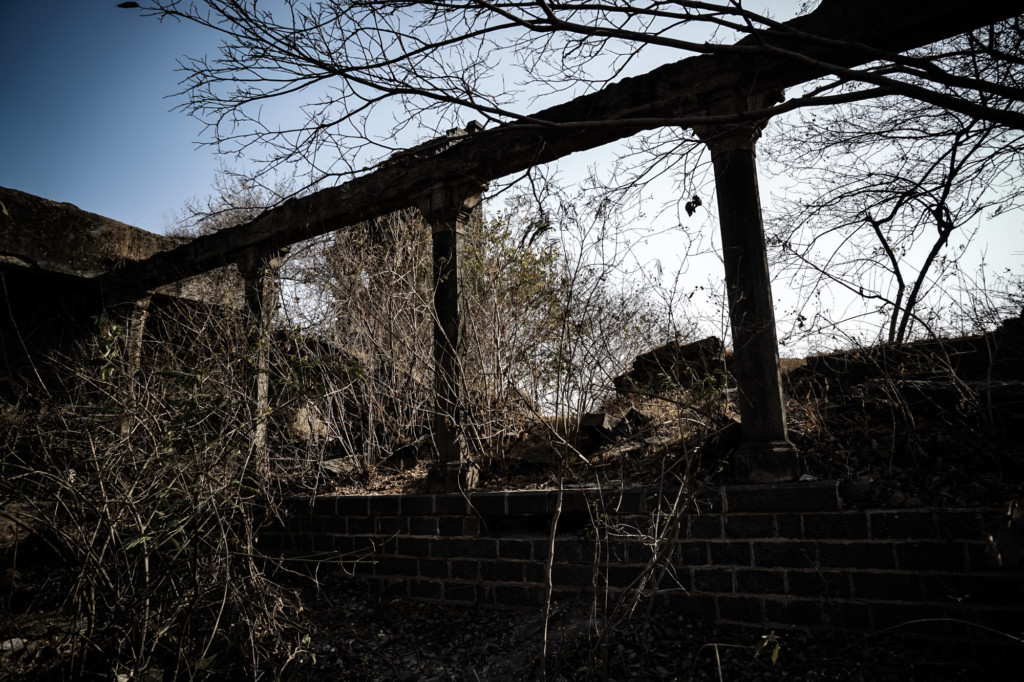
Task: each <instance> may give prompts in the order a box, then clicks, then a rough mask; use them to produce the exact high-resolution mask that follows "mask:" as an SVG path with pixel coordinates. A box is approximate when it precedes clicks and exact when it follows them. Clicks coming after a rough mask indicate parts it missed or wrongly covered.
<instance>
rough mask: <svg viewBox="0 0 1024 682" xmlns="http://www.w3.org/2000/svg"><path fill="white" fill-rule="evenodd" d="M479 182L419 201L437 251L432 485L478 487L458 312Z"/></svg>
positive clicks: (436, 192)
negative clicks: (467, 452)
mask: <svg viewBox="0 0 1024 682" xmlns="http://www.w3.org/2000/svg"><path fill="white" fill-rule="evenodd" d="M480 191H481V188H480V187H479V186H468V187H467V186H459V187H455V186H440V187H437V188H435V189H434V190H433V191H432V192H430V193H429V194H428V195H427V196H425V197H424V198H423V200H421V202H420V211H421V212H422V214H423V218H424V219H425V220H426V222H427V224H428V225H429V226H430V230H431V236H432V242H433V255H434V343H433V353H434V420H433V436H434V447H435V448H436V450H437V461H436V463H435V466H434V468H433V469H432V470H431V472H430V479H429V480H430V486H431V488H432V489H433V490H437V491H444V492H455V491H457V490H468V489H471V488H473V487H475V486H476V483H477V478H478V475H477V471H476V468H475V467H474V466H473V465H472V464H471V463H470V462H468V461H467V460H466V458H465V456H464V454H463V452H462V447H463V443H464V436H463V433H462V423H461V422H462V396H461V387H462V363H461V352H462V339H463V323H462V315H461V313H460V311H459V296H460V292H459V288H460V284H461V266H462V263H461V261H462V241H463V237H464V232H465V228H466V226H467V225H468V223H469V220H470V217H471V216H472V214H473V211H474V210H476V209H477V207H478V206H479V205H480Z"/></svg>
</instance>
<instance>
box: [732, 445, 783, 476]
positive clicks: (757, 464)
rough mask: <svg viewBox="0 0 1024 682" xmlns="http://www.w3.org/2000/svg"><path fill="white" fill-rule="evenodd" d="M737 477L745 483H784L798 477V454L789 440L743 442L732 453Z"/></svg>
mask: <svg viewBox="0 0 1024 682" xmlns="http://www.w3.org/2000/svg"><path fill="white" fill-rule="evenodd" d="M732 461H733V469H734V471H735V472H736V479H737V480H739V481H745V482H748V483H783V482H786V481H796V480H798V479H799V478H800V454H799V452H797V449H796V446H795V445H793V444H792V443H790V442H789V441H788V440H773V441H763V442H760V443H743V444H742V445H740V446H739V447H738V448H736V450H735V451H733V454H732Z"/></svg>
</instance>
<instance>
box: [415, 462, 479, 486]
mask: <svg viewBox="0 0 1024 682" xmlns="http://www.w3.org/2000/svg"><path fill="white" fill-rule="evenodd" d="M479 484H480V468H479V467H477V465H476V464H473V463H472V462H469V461H462V462H438V463H436V464H434V465H433V466H432V467H431V468H430V471H428V472H427V490H428V491H429V492H432V493H457V492H460V491H468V490H473V489H475V488H476V487H477V486H478V485H479Z"/></svg>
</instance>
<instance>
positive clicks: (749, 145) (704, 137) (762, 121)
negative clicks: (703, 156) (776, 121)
mask: <svg viewBox="0 0 1024 682" xmlns="http://www.w3.org/2000/svg"><path fill="white" fill-rule="evenodd" d="M784 99H785V94H784V93H783V91H782V89H781V88H769V89H766V90H761V91H758V92H755V93H747V94H741V93H739V92H733V93H731V95H730V96H728V97H726V98H725V99H724V100H722V101H721V102H719V103H717V106H716V107H715V109H714V110H713V111H711V112H710V113H712V114H714V115H717V116H728V115H737V114H745V113H746V112H748V111H757V110H758V109H766V108H768V107H770V106H772V105H774V104H778V103H779V102H781V101H783V100H784ZM767 124H768V119H766V118H759V119H753V120H749V121H737V122H735V123H716V124H713V125H704V126H694V129H693V132H694V133H696V135H697V137H699V138H700V140H701V142H703V143H704V144H706V145H707V147H708V150H710V151H711V156H712V158H714V157H716V156H718V155H719V154H721V153H722V152H728V151H734V150H737V149H745V150H753V149H754V145H755V144H756V143H757V140H758V139H759V138H760V137H761V131H762V130H764V127H765V126H766V125H767Z"/></svg>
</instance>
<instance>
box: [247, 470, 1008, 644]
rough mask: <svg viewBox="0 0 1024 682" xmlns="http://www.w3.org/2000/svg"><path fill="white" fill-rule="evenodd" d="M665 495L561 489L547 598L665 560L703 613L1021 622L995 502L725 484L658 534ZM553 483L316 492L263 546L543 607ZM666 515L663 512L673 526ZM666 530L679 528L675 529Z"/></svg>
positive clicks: (433, 587)
mask: <svg viewBox="0 0 1024 682" xmlns="http://www.w3.org/2000/svg"><path fill="white" fill-rule="evenodd" d="M668 500H669V498H668V497H667V496H662V495H659V494H658V493H657V492H656V491H652V490H629V491H625V492H622V493H614V494H612V493H607V492H606V493H605V494H604V495H603V496H602V495H600V494H598V492H597V491H595V490H578V489H577V490H567V491H565V493H564V496H563V499H562V511H561V515H560V519H559V525H558V531H557V535H556V537H555V540H554V561H553V562H552V582H553V586H554V598H555V599H556V600H563V599H591V598H593V597H594V595H598V596H599V597H601V598H602V599H603V598H604V597H605V596H610V597H611V598H612V599H613V600H614V599H615V598H616V597H617V596H619V595H621V594H622V592H623V589H624V588H627V587H629V586H630V585H633V584H635V581H637V580H638V579H640V578H642V576H644V575H645V571H646V568H647V567H648V565H649V562H650V559H651V557H652V553H653V552H654V551H655V550H656V548H657V551H660V552H662V553H663V555H664V556H669V557H670V559H671V561H670V562H669V563H670V565H671V570H670V571H669V572H667V573H665V575H663V577H662V579H661V581H660V585H659V599H661V600H663V601H665V602H668V603H669V605H670V606H671V607H672V608H674V609H676V610H678V611H679V612H680V613H681V614H685V615H688V616H690V617H694V618H701V619H707V620H718V621H722V622H729V623H737V624H744V625H751V626H757V627H763V626H787V625H807V626H817V627H828V628H845V629H852V630H870V629H876V628H881V627H885V626H888V625H892V624H896V623H900V622H904V621H907V620H912V619H917V618H939V617H953V618H959V619H966V620H970V621H974V622H978V623H982V624H984V625H987V626H989V627H993V628H999V629H1002V630H1004V631H1011V632H1018V633H1019V630H1020V623H1021V622H1024V572H1021V571H1020V570H1019V569H1016V570H1012V571H1008V570H1005V569H1004V570H993V569H989V568H987V542H986V538H987V536H988V535H989V533H991V532H993V530H994V529H995V528H996V527H997V526H998V525H999V524H1003V525H1005V518H1006V517H1005V513H1004V512H1003V511H1002V510H1000V509H993V508H978V509H942V508H919V509H907V510H873V509H850V508H844V502H843V499H842V496H841V495H840V494H839V486H838V484H837V483H836V482H834V481H832V482H812V483H807V482H802V483H794V484H776V485H767V486H766V485H752V486H730V487H725V488H722V489H719V490H713V491H707V492H704V493H702V494H701V495H700V496H699V498H698V500H697V503H698V507H699V508H700V512H699V513H690V514H686V515H685V516H682V517H680V518H681V523H680V524H678V526H677V527H676V528H677V530H678V533H677V534H676V535H675V536H674V537H673V536H672V534H671V533H669V534H668V537H669V538H670V539H665V540H663V541H662V542H661V543H660V544H657V545H655V543H652V542H651V541H650V540H649V539H645V538H642V537H639V536H633V537H629V536H625V535H622V534H621V533H620V531H621V530H622V529H624V528H626V527H635V528H648V529H649V528H651V527H652V519H655V518H656V517H657V516H658V510H659V505H660V508H661V509H664V508H666V505H667V504H668ZM557 504H558V493H557V492H555V491H531V492H507V493H505V492H501V493H471V494H468V495H465V496H462V495H406V496H391V495H382V496H360V497H321V498H318V499H316V500H314V501H310V500H306V499H293V500H290V501H289V502H288V509H287V516H286V522H285V523H286V525H285V526H276V527H274V528H270V529H268V530H267V532H266V533H265V534H264V535H263V536H262V539H261V543H262V545H263V550H264V551H267V552H270V553H278V552H282V553H285V554H289V555H303V556H306V557H311V556H319V557H322V558H325V559H327V560H329V561H332V562H333V563H334V565H338V559H339V557H340V558H341V564H342V566H343V567H344V569H345V570H346V571H350V572H352V573H353V574H354V575H355V577H356V578H357V579H362V580H366V581H369V582H371V583H372V584H374V585H375V586H377V587H378V588H379V589H380V591H381V592H383V593H384V594H387V595H395V596H403V597H412V598H416V599H431V600H442V601H447V602H456V603H462V604H479V605H485V606H508V607H533V606H539V605H541V604H542V603H543V599H544V594H545V584H546V572H547V560H548V557H549V546H550V537H549V532H550V526H551V520H552V517H553V515H554V512H555V509H556V506H557ZM667 521H668V519H667V518H665V517H664V516H662V517H661V519H660V524H661V527H663V528H664V527H666V522H667ZM667 527H668V528H670V529H672V528H673V526H672V525H671V524H668V526H667Z"/></svg>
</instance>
